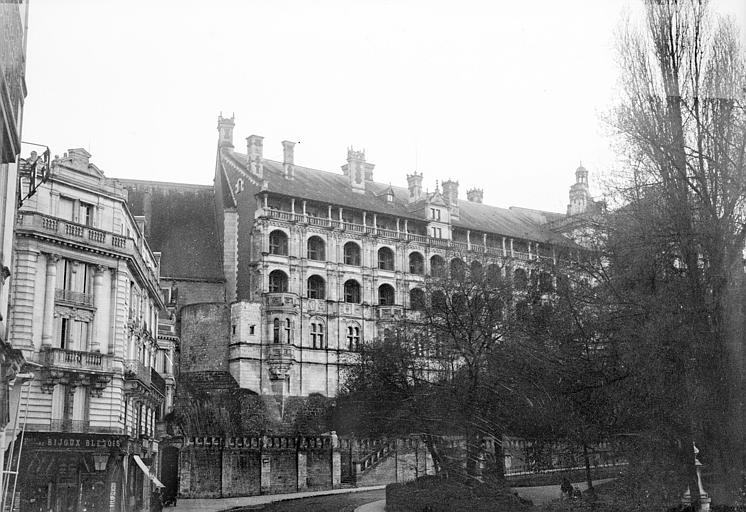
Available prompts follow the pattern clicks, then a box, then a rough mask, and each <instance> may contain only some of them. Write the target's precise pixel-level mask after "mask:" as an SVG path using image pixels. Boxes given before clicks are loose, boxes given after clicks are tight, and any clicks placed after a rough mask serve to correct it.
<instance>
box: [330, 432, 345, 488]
mask: <svg viewBox="0 0 746 512" xmlns="http://www.w3.org/2000/svg"><path fill="white" fill-rule="evenodd" d="M330 444H331V446H330V449H331V452H332V453H331V458H332V460H331V463H332V488H337V487H339V486H340V484H341V483H342V456H341V455H340V453H339V438H338V437H337V433H336V432H335V431H334V430H332V432H331V443H330Z"/></svg>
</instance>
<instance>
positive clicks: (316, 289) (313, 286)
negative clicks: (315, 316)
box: [308, 275, 326, 299]
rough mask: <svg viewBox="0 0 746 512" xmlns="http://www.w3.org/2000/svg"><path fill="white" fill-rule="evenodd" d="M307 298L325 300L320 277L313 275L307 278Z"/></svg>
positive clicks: (324, 291)
mask: <svg viewBox="0 0 746 512" xmlns="http://www.w3.org/2000/svg"><path fill="white" fill-rule="evenodd" d="M308 298H309V299H325V298H326V286H325V283H324V279H323V278H322V277H321V276H317V275H313V276H311V277H309V278H308Z"/></svg>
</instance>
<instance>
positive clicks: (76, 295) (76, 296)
mask: <svg viewBox="0 0 746 512" xmlns="http://www.w3.org/2000/svg"><path fill="white" fill-rule="evenodd" d="M54 300H56V301H59V302H70V303H72V304H77V305H81V306H93V295H92V294H90V293H83V292H75V291H72V290H64V289H62V288H57V289H56V290H55V291H54Z"/></svg>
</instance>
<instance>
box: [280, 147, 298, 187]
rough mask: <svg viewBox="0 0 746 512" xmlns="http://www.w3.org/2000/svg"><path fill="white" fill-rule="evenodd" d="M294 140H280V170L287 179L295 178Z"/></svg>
mask: <svg viewBox="0 0 746 512" xmlns="http://www.w3.org/2000/svg"><path fill="white" fill-rule="evenodd" d="M294 152H295V142H290V141H289V140H283V141H282V170H283V174H284V176H285V177H286V178H288V179H291V180H292V179H293V178H295V156H294Z"/></svg>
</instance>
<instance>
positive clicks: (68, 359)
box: [40, 347, 112, 373]
mask: <svg viewBox="0 0 746 512" xmlns="http://www.w3.org/2000/svg"><path fill="white" fill-rule="evenodd" d="M40 357H41V361H40V362H41V363H42V364H43V365H45V366H54V367H57V368H65V369H70V370H78V371H87V372H103V373H107V372H111V371H112V370H111V356H109V355H106V354H100V353H98V352H84V351H81V350H65V349H64V348H51V347H47V348H42V352H41V354H40Z"/></svg>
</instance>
